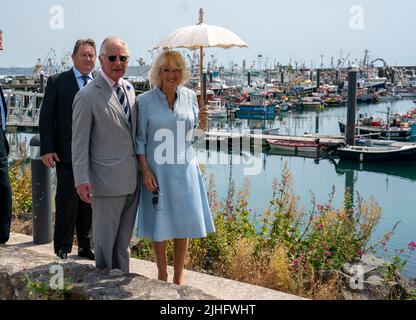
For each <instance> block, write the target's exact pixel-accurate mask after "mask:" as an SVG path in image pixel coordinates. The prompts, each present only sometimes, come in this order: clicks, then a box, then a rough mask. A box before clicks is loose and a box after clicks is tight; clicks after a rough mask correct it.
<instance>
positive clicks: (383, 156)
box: [337, 144, 416, 162]
mask: <svg viewBox="0 0 416 320" xmlns="http://www.w3.org/2000/svg"><path fill="white" fill-rule="evenodd" d="M337 155H338V156H339V157H340V158H341V159H350V160H356V161H360V162H363V161H415V160H416V144H406V145H397V146H396V145H390V146H374V147H367V146H346V147H341V148H338V150H337Z"/></svg>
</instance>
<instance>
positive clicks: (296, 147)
mask: <svg viewBox="0 0 416 320" xmlns="http://www.w3.org/2000/svg"><path fill="white" fill-rule="evenodd" d="M266 141H267V142H268V143H269V145H270V148H271V149H275V150H289V151H307V152H316V151H318V150H319V149H320V148H321V144H320V143H319V141H302V140H299V141H298V140H284V139H279V140H274V139H266Z"/></svg>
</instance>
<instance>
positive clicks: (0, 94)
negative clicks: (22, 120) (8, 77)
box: [0, 86, 7, 120]
mask: <svg viewBox="0 0 416 320" xmlns="http://www.w3.org/2000/svg"><path fill="white" fill-rule="evenodd" d="M0 96H1V97H0V99H1V102H2V104H3V110H4V116H5V117H6V119H7V105H6V99H5V98H4V94H3V90H2V89H1V86H0ZM6 119H5V120H6Z"/></svg>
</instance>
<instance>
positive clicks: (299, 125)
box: [9, 100, 416, 277]
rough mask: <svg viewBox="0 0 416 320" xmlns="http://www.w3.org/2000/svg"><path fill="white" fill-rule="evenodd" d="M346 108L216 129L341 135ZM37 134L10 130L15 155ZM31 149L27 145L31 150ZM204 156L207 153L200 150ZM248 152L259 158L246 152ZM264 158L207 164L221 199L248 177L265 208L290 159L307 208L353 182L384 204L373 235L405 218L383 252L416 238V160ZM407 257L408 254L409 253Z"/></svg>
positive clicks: (396, 105) (221, 124)
mask: <svg viewBox="0 0 416 320" xmlns="http://www.w3.org/2000/svg"><path fill="white" fill-rule="evenodd" d="M387 107H390V110H391V112H396V111H397V112H400V113H404V112H406V111H408V110H409V109H410V108H412V107H413V103H412V101H411V100H402V101H397V102H393V103H379V104H376V105H359V112H361V113H367V114H368V115H373V116H380V117H385V115H384V114H382V113H380V112H386V111H387ZM345 119H346V107H334V108H327V109H325V110H323V111H320V112H315V111H310V112H309V111H308V112H302V113H298V112H288V113H282V114H281V115H279V116H278V117H277V118H276V119H274V120H248V119H244V120H243V119H235V120H234V121H230V122H227V121H226V119H223V120H219V121H215V120H213V121H212V122H211V127H212V128H218V129H226V130H233V131H238V130H242V129H247V128H251V129H254V128H258V129H268V128H276V127H280V132H281V133H282V134H291V135H303V134H304V133H305V132H310V133H320V134H339V128H338V120H343V121H345ZM31 137H32V134H27V133H18V134H9V139H10V140H11V141H12V144H13V149H12V155H11V157H17V155H18V153H19V152H20V153H22V152H23V153H24V152H25V151H24V149H25V148H22V147H21V148H20V151H19V148H16V145H19V144H20V145H27V144H28V142H29V140H30V138H31ZM28 151H29V148H28V146H27V152H28ZM198 152H199V155H200V157H205V156H206V152H207V151H205V150H203V149H199V151H198ZM247 157H249V158H250V157H251V158H252V157H254V156H253V155H250V154H248V155H247V154H246V155H245V160H246V161H247V160H252V159H247ZM256 160H257V161H261V165H262V170H261V171H260V174H258V175H254V176H245V175H244V173H245V167H244V165H243V164H237V163H236V162H235V161H234V162H233V165H230V164H229V163H228V164H207V165H206V166H205V176H206V177H207V178H208V177H210V176H211V175H213V176H214V177H215V182H216V190H217V194H218V198H219V200H222V199H224V198H225V197H226V195H227V191H228V185H229V181H230V179H232V180H234V182H235V185H236V188H237V189H240V188H241V187H242V185H243V182H244V179H245V178H248V179H249V181H250V197H249V204H250V208H251V209H253V210H254V211H255V212H262V210H263V209H264V208H266V207H267V205H268V202H269V200H270V199H271V196H272V182H273V179H274V178H279V177H280V174H281V171H282V168H283V167H284V165H285V164H286V163H287V165H288V167H289V169H290V171H291V173H292V175H293V190H294V193H295V194H296V195H297V196H299V197H300V200H299V204H300V205H303V206H304V207H305V209H306V210H308V209H310V208H311V206H312V205H311V199H312V198H311V192H313V193H314V194H315V196H316V202H317V203H326V201H327V200H328V195H329V193H330V192H331V188H332V186H335V188H336V192H335V197H334V205H335V206H336V207H340V206H341V204H342V201H343V197H344V192H345V188H346V186H349V187H351V186H352V187H353V188H354V191H355V192H358V193H359V194H360V195H361V196H363V197H364V199H368V198H369V197H370V196H371V195H372V196H374V197H375V199H376V200H377V202H378V203H379V205H380V206H381V208H382V218H381V221H380V224H379V226H378V228H377V229H376V232H375V233H374V236H373V240H378V239H380V238H381V237H382V236H383V235H384V234H385V233H386V232H388V231H390V230H391V229H392V228H393V226H394V225H395V224H396V223H397V222H399V221H400V224H399V225H398V227H397V229H396V232H395V234H394V235H393V237H392V239H391V241H390V242H389V245H388V249H389V252H387V253H385V252H381V251H379V252H378V255H379V256H381V257H385V258H386V257H388V256H389V255H391V254H394V249H399V250H400V249H407V244H408V243H409V242H411V241H416V197H415V196H414V191H415V190H416V162H412V163H405V164H394V165H393V164H363V165H359V164H357V163H351V162H345V161H341V162H340V160H339V159H334V160H329V159H321V160H319V161H318V160H316V159H312V158H303V157H297V156H287V155H275V154H269V153H267V152H266V153H264V154H263V155H262V157H257V158H256ZM403 258H407V255H405V256H403ZM406 275H407V276H409V277H416V252H414V254H413V255H412V256H411V257H410V259H409V262H408V264H407V266H406Z"/></svg>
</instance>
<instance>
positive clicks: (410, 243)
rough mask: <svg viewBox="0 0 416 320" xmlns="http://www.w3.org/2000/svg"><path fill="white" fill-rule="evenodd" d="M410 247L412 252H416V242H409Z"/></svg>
mask: <svg viewBox="0 0 416 320" xmlns="http://www.w3.org/2000/svg"><path fill="white" fill-rule="evenodd" d="M408 247H409V250H410V251H415V250H416V241H412V242H409V244H408Z"/></svg>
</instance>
